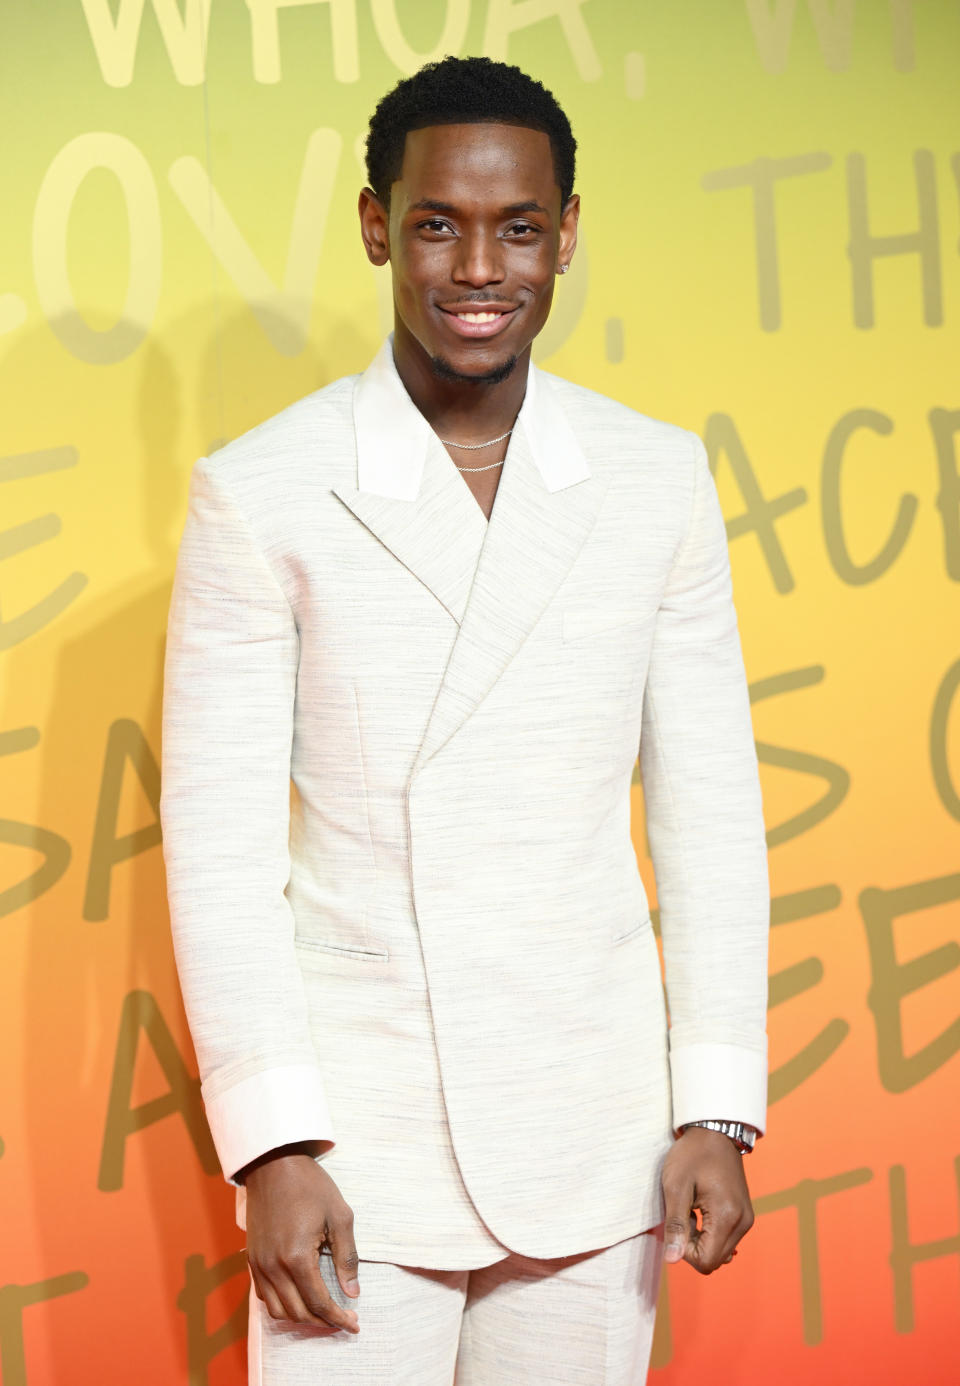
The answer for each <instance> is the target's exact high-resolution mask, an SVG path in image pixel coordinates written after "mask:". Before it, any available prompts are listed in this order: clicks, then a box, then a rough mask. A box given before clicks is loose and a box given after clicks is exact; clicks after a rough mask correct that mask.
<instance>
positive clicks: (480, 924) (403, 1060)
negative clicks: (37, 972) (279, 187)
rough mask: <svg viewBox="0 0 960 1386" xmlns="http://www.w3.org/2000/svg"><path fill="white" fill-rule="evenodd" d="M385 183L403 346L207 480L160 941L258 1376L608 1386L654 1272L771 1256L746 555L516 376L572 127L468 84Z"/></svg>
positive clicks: (198, 500) (202, 482)
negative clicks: (650, 892) (753, 1155)
mask: <svg viewBox="0 0 960 1386" xmlns="http://www.w3.org/2000/svg"><path fill="white" fill-rule="evenodd" d="M367 148H368V173H369V179H370V186H369V187H367V188H365V189H364V190H363V192H362V193H361V195H360V208H359V210H360V224H361V233H362V236H363V243H364V247H365V249H366V253H367V255H368V257H369V258H370V260H371V261H372V262H373V263H374V264H375V265H386V264H388V263H389V265H390V270H391V274H392V277H393V289H394V300H395V308H396V313H395V326H394V331H393V334H392V336H391V338H390V339H388V341H387V342H386V343H385V344H384V346H383V348H382V350H381V351H380V353H379V354H378V356H377V357H376V359H375V360H374V362H373V364H372V365H371V366H370V368H369V369H368V370H367V371H366V372H365V373H364V374H363V375H361V376H359V377H351V378H346V379H342V380H338V381H335V382H334V383H333V384H332V385H329V386H328V387H326V388H325V389H322V390H319V391H317V392H316V393H315V394H312V395H310V396H308V397H307V398H306V399H303V400H301V401H299V402H298V403H297V404H294V405H293V406H291V407H290V408H288V409H286V410H284V411H283V412H282V413H281V414H279V415H277V416H276V417H275V418H273V419H270V420H268V421H267V422H266V423H264V424H262V425H261V426H260V427H259V428H256V429H254V430H253V431H252V432H251V433H248V434H247V435H245V436H244V437H243V438H240V439H238V440H236V441H235V442H233V443H231V444H230V445H229V446H227V447H225V448H223V449H222V450H221V451H219V452H218V453H217V454H216V456H215V457H214V458H213V459H209V460H208V459H204V460H202V461H201V462H198V463H197V464H196V466H195V468H194V470H193V474H192V478H191V487H190V501H189V514H188V518H187V522H186V527H185V530H184V534H183V539H182V542H181V547H180V554H179V559H178V564H177V572H176V579H175V585H174V592H173V597H172V603H171V610H170V621H169V633H168V645H167V657H166V675H165V677H166V683H165V695H164V728H163V738H164V740H163V796H162V800H161V813H162V821H163V829H164V850H165V858H166V864H167V876H168V886H169V896H170V908H171V919H172V927H173V934H174V941H175V947H176V957H177V965H178V969H179V975H180V979H181V985H182V989H183V995H184V1001H185V1005H186V1009H187V1015H188V1018H189V1021H190V1026H191V1031H192V1034H193V1038H194V1042H195V1045H196V1051H197V1057H198V1061H199V1065H200V1072H201V1078H202V1082H203V1094H204V1100H205V1104H206V1110H207V1115H208V1118H209V1121H210V1126H211V1129H212V1132H213V1135H214V1139H215V1141H216V1144H217V1149H218V1152H219V1155H220V1159H221V1163H222V1166H223V1169H224V1173H225V1175H226V1176H227V1177H228V1179H229V1180H230V1181H231V1182H232V1183H235V1184H236V1185H237V1188H238V1194H237V1199H238V1220H239V1222H240V1225H241V1226H244V1225H245V1226H246V1230H247V1251H248V1258H249V1263H250V1271H251V1278H252V1285H251V1296H250V1337H249V1348H250V1380H251V1381H252V1382H258V1383H263V1386H301V1383H302V1384H303V1386H307V1383H309V1386H322V1384H323V1383H327V1382H336V1383H338V1386H350V1383H358V1384H360V1383H362V1384H363V1386H394V1384H395V1383H401V1382H403V1383H407V1382H409V1383H416V1386H434V1383H435V1384H436V1386H450V1383H451V1381H452V1380H453V1376H454V1371H455V1370H456V1380H457V1383H458V1386H537V1383H543V1386H547V1383H549V1386H563V1384H564V1383H574V1382H576V1383H584V1384H587V1383H589V1384H590V1386H625V1383H638V1382H642V1381H643V1380H644V1379H645V1376H646V1370H647V1362H648V1357H649V1350H650V1340H651V1334H652V1326H653V1317H654V1311H655V1305H656V1294H657V1286H658V1283H659V1274H660V1265H661V1259H662V1256H663V1254H664V1245H666V1258H667V1260H678V1259H680V1258H681V1257H682V1258H683V1259H685V1260H687V1261H688V1262H689V1263H690V1264H691V1265H693V1266H694V1267H696V1268H697V1269H698V1270H700V1271H702V1272H706V1273H709V1272H711V1271H713V1270H714V1269H716V1268H717V1267H718V1266H720V1265H722V1264H725V1263H727V1262H729V1261H730V1260H731V1258H732V1256H733V1255H734V1254H735V1248H736V1244H737V1242H738V1240H739V1238H740V1237H741V1236H742V1235H743V1233H744V1232H745V1231H746V1230H747V1229H748V1228H749V1226H750V1224H751V1222H752V1219H753V1215H752V1210H751V1207H750V1199H749V1195H748V1192H747V1187H746V1183H745V1180H744V1175H743V1169H742V1153H743V1152H744V1151H745V1150H746V1149H748V1148H749V1146H750V1144H751V1143H752V1140H753V1138H754V1136H755V1135H756V1133H757V1132H758V1131H761V1130H762V1129H763V1126H764V1122H765V1105H764V1104H765V1089H766V1038H765V1008H766V948H767V928H768V923H769V894H768V880H767V861H766V851H765V838H764V824H763V814H762V805H761V796H760V787H759V779H758V773H757V761H756V754H755V750H754V744H753V737H752V729H751V722H750V712H749V699H748V693H747V687H746V680H745V676H744V669H743V662H742V656H741V651H740V645H739V638H738V631H737V620H736V614H735V610H734V607H733V604H732V598H731V583H730V573H729V560H728V554H727V546H726V537H725V529H724V522H723V518H722V515H721V512H720V507H719V503H718V499H717V494H716V488H715V486H714V483H713V480H712V477H711V474H710V471H709V467H708V464H707V459H706V455H705V452H704V448H703V445H702V443H701V442H700V440H699V439H698V438H697V437H696V436H695V435H694V434H692V433H690V432H688V431H686V430H684V429H681V428H678V427H675V426H672V425H670V424H666V423H661V422H658V421H656V420H654V419H651V418H647V417H645V416H643V415H641V414H637V413H635V412H634V411H632V410H630V409H627V408H626V407H624V406H622V405H620V404H617V403H615V402H614V401H612V400H609V399H605V398H603V397H602V396H599V395H596V394H594V393H592V392H591V391H588V390H585V389H582V388H580V387H577V386H574V385H572V384H569V383H567V382H565V381H561V380H559V379H557V378H556V377H553V376H550V375H548V374H547V373H545V372H542V371H539V370H537V369H535V368H533V367H532V366H531V364H530V348H531V343H532V342H533V340H534V338H535V337H536V335H537V333H538V332H539V331H540V329H541V328H542V327H543V325H544V322H545V321H546V318H547V314H548V312H549V309H550V304H551V300H552V296H553V290H554V285H555V282H556V278H557V276H558V275H562V274H563V273H564V272H565V271H566V269H567V268H568V267H569V265H570V262H571V259H572V257H573V254H574V251H575V248H576V239H577V218H578V214H579V199H578V198H577V197H576V195H574V193H573V174H574V151H575V143H574V140H573V136H572V134H571V132H570V127H569V124H568V122H567V120H566V117H565V116H564V115H563V113H562V111H561V110H560V109H559V107H558V106H557V104H556V102H555V100H554V99H553V97H552V96H551V95H550V93H548V92H547V91H546V90H545V89H544V88H543V87H542V86H540V84H539V83H536V82H534V81H532V80H531V79H530V78H528V77H527V76H525V75H524V74H523V73H521V72H519V71H518V70H517V69H516V68H512V67H508V66H506V65H504V64H500V63H492V62H490V61H488V60H486V59H480V58H471V59H464V60H459V59H452V58H448V59H445V60H444V61H443V62H441V63H439V64H433V65H430V66H428V67H426V68H424V69H423V70H421V71H420V72H418V73H417V74H415V75H414V76H413V77H412V78H410V79H408V80H406V81H403V82H401V83H400V84H399V86H398V87H397V88H396V89H395V90H394V91H393V92H391V93H390V94H389V95H388V96H386V97H385V98H384V100H383V101H382V102H381V103H380V105H379V106H378V108H377V111H376V113H375V114H374V117H373V120H372V123H371V129H370V135H369V140H368V146H367ZM638 751H639V755H640V761H641V772H642V778H643V784H644V792H645V799H646V811H647V829H648V837H649V841H650V848H651V853H652V857H653V865H654V869H655V872H656V877H657V887H658V903H659V910H660V924H661V932H662V936H663V945H664V959H665V968H666V982H667V994H668V997H669V1003H670V1025H669V1030H668V1025H667V1017H666V1011H665V1005H664V994H663V989H662V984H661V977H660V968H659V959H658V953H657V946H656V941H655V937H654V934H653V930H652V925H651V921H650V913H649V908H648V905H647V901H646V897H645V893H644V889H643V885H642V882H641V879H640V875H639V872H638V869H637V862H636V856H635V853H634V851H633V847H632V844H631V838H630V780H631V775H632V768H633V765H634V763H635V761H636V758H637V755H638ZM291 779H292V783H293V790H294V793H293V795H292V797H291V795H290V782H291ZM703 1121H706V1122H712V1123H713V1127H711V1126H709V1125H708V1126H703V1125H697V1124H696V1123H698V1122H703ZM717 1128H719V1129H717ZM696 1209H699V1210H700V1223H699V1224H698V1221H697V1218H696V1214H695V1211H694V1210H696ZM360 1286H362V1287H363V1295H362V1308H360V1303H361V1301H360V1300H358V1299H357V1296H358V1294H359V1288H360ZM358 1311H359V1312H358Z"/></svg>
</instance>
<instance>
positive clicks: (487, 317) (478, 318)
mask: <svg viewBox="0 0 960 1386" xmlns="http://www.w3.org/2000/svg"><path fill="white" fill-rule="evenodd" d="M457 317H458V318H459V319H460V321H461V322H496V320H497V318H502V317H503V314H502V313H458V314H457Z"/></svg>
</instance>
